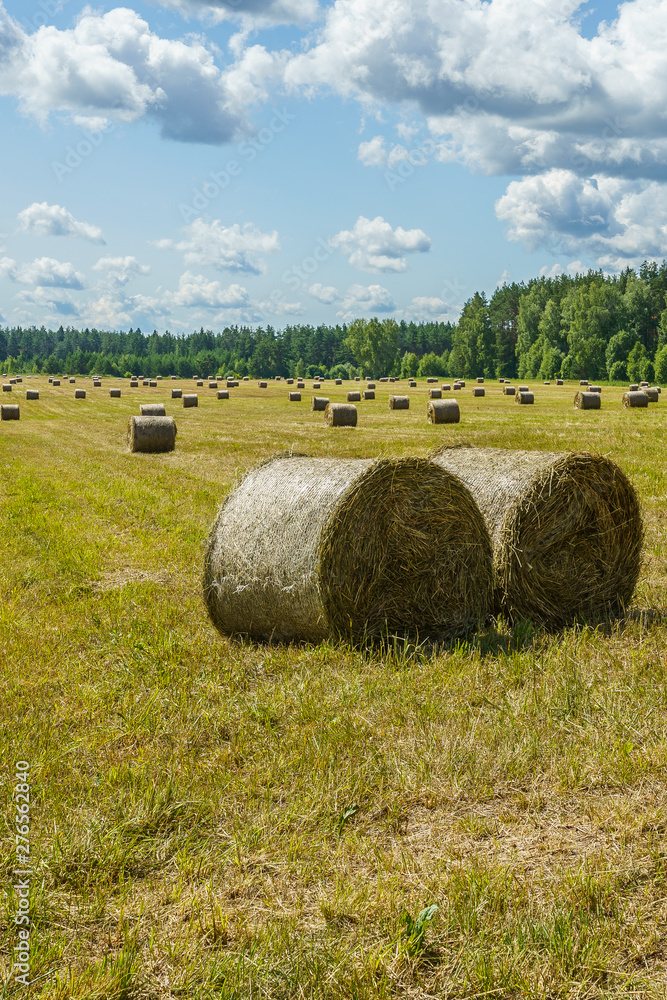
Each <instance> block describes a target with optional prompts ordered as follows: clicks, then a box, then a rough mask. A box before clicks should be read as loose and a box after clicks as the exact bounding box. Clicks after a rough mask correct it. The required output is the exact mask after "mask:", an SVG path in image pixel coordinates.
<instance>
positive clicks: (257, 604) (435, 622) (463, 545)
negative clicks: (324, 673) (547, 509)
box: [203, 456, 493, 643]
mask: <svg viewBox="0 0 667 1000" xmlns="http://www.w3.org/2000/svg"><path fill="white" fill-rule="evenodd" d="M442 472H443V470H442V469H439V468H438V467H437V466H436V465H434V464H433V463H431V462H428V461H425V460H424V459H417V458H408V459H400V460H397V461H392V460H388V459H384V460H381V461H379V462H372V461H369V460H366V459H328V458H306V457H301V456H300V457H291V458H279V459H275V460H273V461H271V462H268V463H264V464H262V465H260V466H259V467H258V468H256V469H254V470H252V471H251V472H250V473H249V474H248V475H247V476H246V477H245V478H244V479H243V480H242V481H241V482H240V484H239V485H238V486H237V487H236V489H234V490H233V491H232V492H231V493H230V494H229V496H228V497H227V500H226V501H225V503H224V505H223V506H222V508H221V510H220V512H219V514H218V516H217V518H216V521H215V523H214V525H213V527H212V530H211V534H210V537H209V543H208V548H207V551H206V556H205V560H204V577H203V590H204V599H205V601H206V605H207V607H208V612H209V615H210V617H211V620H212V621H213V624H214V625H215V626H216V628H217V629H218V630H219V631H220V632H221V633H222V634H223V635H235V634H245V635H249V636H251V637H252V638H255V639H259V640H267V639H268V640H271V639H273V640H278V641H283V642H289V641H294V640H305V641H309V642H313V643H317V642H321V641H323V640H324V639H326V638H328V637H329V636H333V637H342V638H345V639H350V640H352V641H355V642H359V641H361V642H363V641H364V640H365V639H367V638H374V637H378V638H387V637H389V638H391V637H393V636H394V635H398V634H400V635H405V636H406V637H415V638H416V637H422V636H425V635H433V636H441V637H445V636H452V635H457V634H461V633H465V632H466V631H468V630H469V629H470V628H471V627H474V626H475V625H477V624H478V623H479V622H480V621H481V620H483V619H484V617H485V615H486V614H487V611H488V608H489V604H490V600H491V594H492V583H493V569H492V556H491V546H490V542H489V538H488V534H487V532H486V529H485V526H484V523H483V519H482V517H481V515H480V513H479V511H478V509H477V507H476V505H475V504H474V502H473V501H472V499H471V497H470V494H469V492H468V491H467V490H466V489H465V487H463V486H462V485H461V483H460V482H459V480H458V479H457V478H456V476H451V475H447V474H445V475H444V476H442V475H438V474H439V473H442Z"/></svg>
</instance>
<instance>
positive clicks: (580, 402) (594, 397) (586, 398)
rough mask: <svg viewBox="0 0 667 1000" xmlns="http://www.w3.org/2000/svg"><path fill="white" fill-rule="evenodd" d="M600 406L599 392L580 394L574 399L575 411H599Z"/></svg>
mask: <svg viewBox="0 0 667 1000" xmlns="http://www.w3.org/2000/svg"><path fill="white" fill-rule="evenodd" d="M600 404H601V396H600V393H599V392H578V393H577V394H576V395H575V397H574V408H575V410H599V409H600Z"/></svg>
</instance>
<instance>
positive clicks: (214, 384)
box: [208, 381, 218, 389]
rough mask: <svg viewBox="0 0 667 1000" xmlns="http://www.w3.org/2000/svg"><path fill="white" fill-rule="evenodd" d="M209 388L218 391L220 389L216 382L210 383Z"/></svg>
mask: <svg viewBox="0 0 667 1000" xmlns="http://www.w3.org/2000/svg"><path fill="white" fill-rule="evenodd" d="M208 387H209V389H217V388H218V383H217V382H215V381H214V382H209V384H208Z"/></svg>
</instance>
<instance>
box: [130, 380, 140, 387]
mask: <svg viewBox="0 0 667 1000" xmlns="http://www.w3.org/2000/svg"><path fill="white" fill-rule="evenodd" d="M138 388H139V383H138V382H137V380H136V378H133V379H130V389H138Z"/></svg>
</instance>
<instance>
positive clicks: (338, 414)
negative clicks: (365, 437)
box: [324, 403, 357, 427]
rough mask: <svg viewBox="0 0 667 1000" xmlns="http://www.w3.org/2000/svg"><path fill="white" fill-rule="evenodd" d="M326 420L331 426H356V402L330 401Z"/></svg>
mask: <svg viewBox="0 0 667 1000" xmlns="http://www.w3.org/2000/svg"><path fill="white" fill-rule="evenodd" d="M324 420H325V422H326V423H327V424H328V425H329V427H356V426H357V408H356V406H355V405H354V403H329V404H328V405H327V408H326V409H325V411H324Z"/></svg>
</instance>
